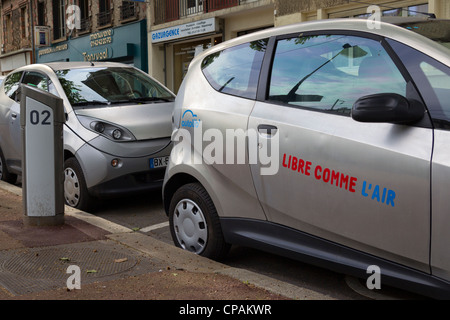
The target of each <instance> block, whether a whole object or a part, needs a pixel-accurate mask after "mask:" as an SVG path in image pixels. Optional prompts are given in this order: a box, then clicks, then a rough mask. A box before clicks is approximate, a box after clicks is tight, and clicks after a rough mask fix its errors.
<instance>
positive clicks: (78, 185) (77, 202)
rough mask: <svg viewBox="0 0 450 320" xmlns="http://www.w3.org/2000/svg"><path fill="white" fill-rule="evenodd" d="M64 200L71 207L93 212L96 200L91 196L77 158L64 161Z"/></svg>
mask: <svg viewBox="0 0 450 320" xmlns="http://www.w3.org/2000/svg"><path fill="white" fill-rule="evenodd" d="M64 200H65V202H66V204H67V205H68V206H70V207H73V208H77V209H80V210H83V211H87V210H91V209H92V208H93V205H94V199H93V197H92V196H91V195H90V194H89V192H88V190H87V186H86V180H85V178H84V174H83V170H82V169H81V166H80V164H79V162H78V161H77V159H76V158H74V157H72V158H68V159H67V160H66V161H64Z"/></svg>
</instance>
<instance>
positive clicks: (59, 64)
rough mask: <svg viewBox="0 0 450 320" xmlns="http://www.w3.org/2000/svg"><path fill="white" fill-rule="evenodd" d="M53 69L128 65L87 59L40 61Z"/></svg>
mask: <svg viewBox="0 0 450 320" xmlns="http://www.w3.org/2000/svg"><path fill="white" fill-rule="evenodd" d="M41 64H43V65H46V66H48V67H50V68H52V69H53V70H65V69H77V68H92V67H130V66H129V65H127V64H123V63H118V62H97V61H93V62H87V61H67V62H66V61H64V62H61V61H59V62H46V63H41Z"/></svg>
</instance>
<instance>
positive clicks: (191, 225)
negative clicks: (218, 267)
mask: <svg viewBox="0 0 450 320" xmlns="http://www.w3.org/2000/svg"><path fill="white" fill-rule="evenodd" d="M169 210H170V211H169V224H170V232H171V234H172V238H173V241H174V243H175V245H176V246H177V247H180V248H183V249H185V250H188V251H191V252H194V253H196V254H199V255H201V256H204V257H207V258H210V259H214V260H221V259H223V258H224V257H225V256H226V254H227V253H228V250H229V248H230V245H229V244H227V243H226V242H225V239H224V237H223V234H222V228H221V226H220V221H219V216H218V215H217V211H216V208H215V206H214V203H213V202H212V200H211V198H210V196H209V194H208V193H207V192H206V190H205V189H204V188H203V187H202V186H201V185H200V184H199V183H190V184H187V185H184V186H182V187H180V188H179V189H178V190H177V191H176V192H175V194H174V196H173V197H172V200H171V202H170V209H169Z"/></svg>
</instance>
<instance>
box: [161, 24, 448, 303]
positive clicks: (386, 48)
mask: <svg viewBox="0 0 450 320" xmlns="http://www.w3.org/2000/svg"><path fill="white" fill-rule="evenodd" d="M433 23H435V25H433ZM433 23H431V25H430V28H433V27H434V28H435V29H434V30H437V29H436V26H437V25H439V22H438V21H434V22H433ZM430 30H431V29H430ZM444 30H445V29H444ZM449 40H450V35H449V33H448V29H447V33H446V34H440V39H439V41H440V42H446V43H448V42H450V41H449ZM449 128H450V51H449V49H448V48H446V47H445V46H443V45H441V44H440V43H437V42H435V41H432V40H430V39H428V38H425V37H424V36H421V35H419V34H417V33H415V32H413V31H410V30H408V29H406V28H402V27H399V26H395V25H392V24H386V23H381V24H380V25H379V28H373V27H370V26H369V25H368V21H366V20H358V19H343V20H327V21H316V22H311V23H302V24H295V25H289V26H285V27H280V28H273V29H269V30H264V31H260V32H257V33H253V34H250V35H247V36H243V37H239V38H236V39H233V40H230V41H228V42H224V43H222V44H219V45H217V46H214V47H213V48H211V49H210V50H208V51H206V52H204V53H203V54H201V55H199V56H197V57H196V58H195V59H194V60H193V61H192V63H191V65H190V67H189V71H188V73H187V75H186V78H185V80H184V82H183V84H182V86H181V88H180V90H179V92H178V94H177V98H176V101H175V110H174V122H173V129H174V131H173V133H172V139H173V141H174V147H173V150H172V152H171V157H170V161H169V165H168V167H167V171H166V176H165V181H164V186H163V197H164V205H165V209H166V212H167V214H168V216H169V221H170V229H171V233H172V236H173V239H174V242H175V244H176V245H177V246H179V247H182V248H184V249H186V250H190V251H192V252H195V253H197V254H200V255H203V256H207V257H210V258H214V259H221V258H223V257H225V255H226V253H227V251H228V249H229V247H230V244H239V245H245V246H250V247H255V248H258V249H261V250H266V251H269V252H273V253H277V254H281V255H286V256H289V257H291V258H296V259H300V260H302V261H306V262H309V263H313V264H317V265H320V266H323V267H328V268H331V269H333V270H335V271H338V272H345V273H349V274H352V275H354V276H357V277H361V278H365V279H367V278H368V277H369V275H370V273H369V274H368V272H369V271H370V270H380V272H379V273H380V275H381V284H382V285H384V284H386V285H393V286H400V287H402V288H405V289H408V290H412V291H415V292H419V293H421V294H424V295H431V296H433V297H440V298H442V297H444V298H447V299H448V298H450V282H449V281H450V251H449V250H448V245H449V243H450V214H449V209H448V208H450V196H449V191H448V190H450V185H449V183H450V169H449V167H450V148H449V145H450V131H449ZM371 266H377V267H378V269H372V268H371Z"/></svg>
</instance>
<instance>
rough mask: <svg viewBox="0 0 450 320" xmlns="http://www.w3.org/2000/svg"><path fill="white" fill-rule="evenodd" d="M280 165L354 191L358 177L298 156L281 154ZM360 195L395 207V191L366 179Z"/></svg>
mask: <svg viewBox="0 0 450 320" xmlns="http://www.w3.org/2000/svg"><path fill="white" fill-rule="evenodd" d="M282 165H283V167H284V168H287V169H289V170H291V171H294V172H297V173H299V174H303V175H305V176H311V177H314V178H315V179H316V180H319V181H322V182H325V183H327V184H331V185H333V186H335V187H338V188H340V189H344V190H347V191H349V192H353V193H355V192H356V190H357V186H358V178H356V177H353V176H351V175H348V174H346V173H343V172H339V171H337V170H333V169H330V168H326V167H323V166H321V165H314V164H313V163H312V162H311V161H306V160H304V159H301V158H299V157H296V156H293V155H288V154H286V153H285V154H283V161H282ZM361 195H362V196H363V197H367V198H370V199H372V200H375V201H377V202H380V203H383V204H385V205H388V206H392V207H395V203H394V200H395V191H393V190H390V189H388V188H384V187H381V186H379V185H377V184H372V183H369V182H367V181H365V180H364V181H363V182H362V188H361Z"/></svg>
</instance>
